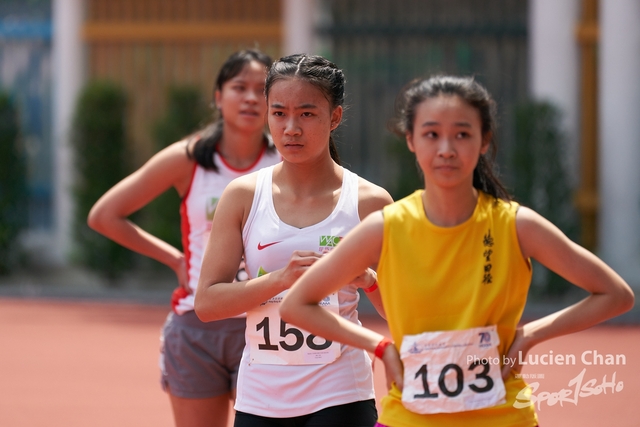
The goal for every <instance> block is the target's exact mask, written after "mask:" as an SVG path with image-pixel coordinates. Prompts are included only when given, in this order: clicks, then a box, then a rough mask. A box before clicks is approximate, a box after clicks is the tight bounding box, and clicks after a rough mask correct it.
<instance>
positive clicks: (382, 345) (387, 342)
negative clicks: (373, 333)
mask: <svg viewBox="0 0 640 427" xmlns="http://www.w3.org/2000/svg"><path fill="white" fill-rule="evenodd" d="M390 344H393V341H391V340H390V339H389V338H387V337H384V338H382V341H380V342H379V343H378V346H377V347H376V349H375V351H374V352H373V354H374V355H375V356H376V357H377V358H379V359H382V355H383V354H384V349H385V348H387V346H388V345H390Z"/></svg>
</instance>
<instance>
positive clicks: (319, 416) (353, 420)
mask: <svg viewBox="0 0 640 427" xmlns="http://www.w3.org/2000/svg"><path fill="white" fill-rule="evenodd" d="M377 419H378V410H377V409H376V402H375V400H373V399H371V400H362V401H360V402H353V403H346V404H344V405H337V406H330V407H328V408H324V409H321V410H319V411H317V412H314V413H313V414H309V415H301V416H299V417H291V418H269V417H260V416H258V415H251V414H247V413H244V412H239V411H236V419H235V422H234V424H233V426H234V427H334V426H335V427H373V426H374V425H375V424H376V420H377Z"/></svg>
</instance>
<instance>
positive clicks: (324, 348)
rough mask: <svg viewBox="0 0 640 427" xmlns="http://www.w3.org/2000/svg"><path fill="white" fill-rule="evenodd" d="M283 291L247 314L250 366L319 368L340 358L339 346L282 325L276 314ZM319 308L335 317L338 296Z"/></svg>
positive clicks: (285, 324)
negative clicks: (256, 364) (317, 366)
mask: <svg viewBox="0 0 640 427" xmlns="http://www.w3.org/2000/svg"><path fill="white" fill-rule="evenodd" d="M286 292H287V291H284V292H282V293H280V294H278V295H276V296H275V297H273V298H271V299H269V300H268V301H266V302H264V303H262V304H261V305H260V306H259V307H257V308H256V309H253V310H251V311H249V312H247V332H246V334H247V338H248V345H249V350H250V355H251V357H250V363H259V364H266V365H321V364H328V363H331V362H333V361H335V360H336V359H337V358H338V357H339V356H340V344H339V343H337V342H333V341H329V340H325V339H324V338H321V337H317V336H315V335H312V334H310V333H309V332H307V331H305V330H303V329H299V328H297V327H295V326H293V325H290V324H288V323H286V322H284V321H283V320H282V319H281V318H280V315H279V313H278V308H279V307H280V303H281V302H282V299H283V298H284V295H285V294H286ZM320 306H322V307H324V308H325V309H327V310H330V311H332V312H334V313H336V314H338V312H339V311H338V294H337V293H333V294H331V295H329V296H328V297H326V298H325V299H324V300H323V301H321V302H320Z"/></svg>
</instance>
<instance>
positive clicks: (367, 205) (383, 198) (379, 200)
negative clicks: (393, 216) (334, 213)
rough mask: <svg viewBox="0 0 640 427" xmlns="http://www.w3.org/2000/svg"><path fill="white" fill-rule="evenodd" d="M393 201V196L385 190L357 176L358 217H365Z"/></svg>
mask: <svg viewBox="0 0 640 427" xmlns="http://www.w3.org/2000/svg"><path fill="white" fill-rule="evenodd" d="M391 203H393V198H392V197H391V195H390V194H389V192H388V191H387V190H385V189H384V188H382V187H380V186H379V185H376V184H374V183H372V182H370V181H367V180H366V179H364V178H362V177H359V178H358V211H359V213H360V218H365V217H366V216H367V215H369V214H370V213H371V212H375V211H378V210H380V209H382V208H383V207H384V206H386V205H388V204H391Z"/></svg>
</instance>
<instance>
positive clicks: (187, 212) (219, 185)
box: [171, 148, 282, 314]
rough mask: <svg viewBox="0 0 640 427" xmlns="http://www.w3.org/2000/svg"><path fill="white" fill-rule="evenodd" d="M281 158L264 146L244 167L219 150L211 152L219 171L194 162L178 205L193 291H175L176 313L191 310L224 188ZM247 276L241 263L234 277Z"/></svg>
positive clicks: (243, 278)
mask: <svg viewBox="0 0 640 427" xmlns="http://www.w3.org/2000/svg"><path fill="white" fill-rule="evenodd" d="M281 160H282V157H281V156H280V153H278V152H277V151H275V150H273V151H269V150H267V149H266V148H265V149H264V150H263V152H262V153H261V154H260V156H259V157H258V159H257V160H256V161H255V163H254V164H253V165H251V166H250V167H248V168H246V169H243V170H239V169H234V168H233V167H232V166H230V165H229V164H227V163H226V162H225V160H224V158H223V157H222V156H220V155H219V154H218V153H215V154H214V156H213V161H214V162H215V164H216V165H217V166H218V172H214V171H213V170H209V169H205V168H203V167H202V166H200V165H198V164H197V163H196V165H195V166H194V168H193V176H192V178H191V185H190V186H189V190H188V191H187V194H186V195H185V196H184V198H183V199H182V203H181V205H180V218H181V229H182V248H183V251H184V255H185V259H186V263H187V274H188V280H189V282H188V283H189V288H190V289H191V291H192V292H191V293H187V292H186V291H185V290H184V289H182V288H178V289H176V290H175V291H174V293H173V297H172V301H171V303H172V307H173V310H174V311H175V312H176V313H177V314H184V313H185V312H187V311H190V310H193V302H194V298H195V291H196V288H197V286H198V279H199V277H200V267H201V266H202V257H203V255H204V250H205V248H206V247H207V242H208V240H209V234H210V233H211V222H212V220H213V214H214V213H215V211H216V206H217V205H218V200H220V196H221V195H222V192H223V191H224V189H225V188H226V187H227V185H229V183H230V182H231V181H232V180H233V179H235V178H238V177H240V176H242V175H246V174H248V173H251V172H255V171H258V170H260V169H262V168H264V167H267V166H271V165H275V164H276V163H279V162H280V161H281ZM246 278H247V277H246V276H245V273H244V267H243V266H242V265H241V266H240V268H239V269H238V274H237V275H236V279H237V280H245V279H246Z"/></svg>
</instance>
